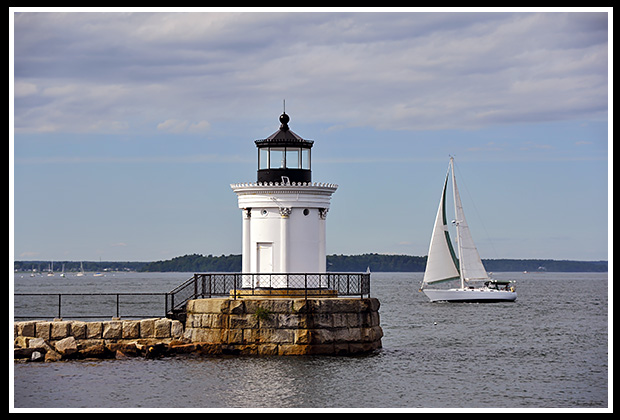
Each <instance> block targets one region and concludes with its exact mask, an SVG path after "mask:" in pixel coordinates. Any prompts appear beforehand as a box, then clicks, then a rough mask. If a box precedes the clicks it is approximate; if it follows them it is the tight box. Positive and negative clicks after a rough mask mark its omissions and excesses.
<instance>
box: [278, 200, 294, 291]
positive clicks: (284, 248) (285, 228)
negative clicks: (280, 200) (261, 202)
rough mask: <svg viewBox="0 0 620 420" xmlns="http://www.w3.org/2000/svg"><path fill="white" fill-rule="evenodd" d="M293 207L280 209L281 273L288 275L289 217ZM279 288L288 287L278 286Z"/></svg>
mask: <svg viewBox="0 0 620 420" xmlns="http://www.w3.org/2000/svg"><path fill="white" fill-rule="evenodd" d="M291 211H292V208H291V207H280V272H281V273H288V271H289V261H288V260H289V255H288V251H289V216H290V215H291ZM277 287H286V284H284V285H278V286H277Z"/></svg>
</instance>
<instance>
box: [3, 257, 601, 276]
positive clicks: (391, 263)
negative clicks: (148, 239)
mask: <svg viewBox="0 0 620 420" xmlns="http://www.w3.org/2000/svg"><path fill="white" fill-rule="evenodd" d="M482 262H483V263H484V265H485V268H486V269H487V270H488V271H495V272H501V271H529V272H536V271H553V272H606V271H607V261H572V260H542V259H531V260H523V259H494V260H482ZM49 264H50V262H49V261H15V264H14V267H15V270H16V271H31V270H32V269H33V268H35V269H37V270H38V271H46V270H47V269H48V267H49ZM82 264H83V266H84V270H85V271H104V270H106V271H142V272H194V273H207V272H240V271H241V255H234V254H230V255H220V256H213V255H207V256H204V255H201V254H189V255H183V256H180V257H175V258H172V259H170V260H162V261H153V262H137V261H134V262H131V261H122V262H121V261H116V262H114V261H98V262H95V261H84V262H83V263H82ZM63 265H64V267H65V271H68V272H71V271H78V270H79V268H80V262H79V261H78V262H75V261H54V271H56V272H58V271H60V269H61V267H62V266H63ZM425 268H426V256H424V257H418V256H413V255H386V254H376V253H374V254H361V255H342V254H341V255H336V254H334V255H328V256H327V271H331V272H364V271H366V270H367V269H370V271H373V272H423V271H424V270H425Z"/></svg>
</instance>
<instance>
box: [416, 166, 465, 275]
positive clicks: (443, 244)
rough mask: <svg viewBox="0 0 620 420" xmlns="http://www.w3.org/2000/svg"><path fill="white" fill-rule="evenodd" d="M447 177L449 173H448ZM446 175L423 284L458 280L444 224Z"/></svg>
mask: <svg viewBox="0 0 620 420" xmlns="http://www.w3.org/2000/svg"><path fill="white" fill-rule="evenodd" d="M448 175H449V173H448ZM448 175H446V182H445V183H444V186H443V191H442V193H441V200H439V208H438V209H437V217H436V218H435V227H434V228H433V235H432V236H431V244H430V247H429V249H428V259H427V261H426V271H425V272H424V281H423V284H431V283H437V282H440V281H446V280H453V279H458V278H459V271H458V269H457V267H456V261H455V258H454V250H453V249H452V243H451V241H450V237H449V235H448V227H447V222H446V211H445V202H446V187H447V186H448Z"/></svg>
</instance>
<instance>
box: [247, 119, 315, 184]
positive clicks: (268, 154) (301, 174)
mask: <svg viewBox="0 0 620 420" xmlns="http://www.w3.org/2000/svg"><path fill="white" fill-rule="evenodd" d="M289 121H290V118H289V116H288V115H287V114H286V113H283V114H282V115H280V129H279V130H278V131H276V132H275V133H273V134H272V135H271V136H269V137H267V138H266V139H262V140H255V141H254V143H255V144H256V147H257V148H258V171H257V177H256V178H257V179H256V181H257V182H279V183H284V184H286V183H290V182H312V170H311V167H310V165H311V158H310V150H311V149H312V145H313V144H314V141H312V140H304V139H302V138H301V137H300V136H298V135H297V134H296V133H294V132H293V131H292V130H291V129H290V128H289V126H288V122H289Z"/></svg>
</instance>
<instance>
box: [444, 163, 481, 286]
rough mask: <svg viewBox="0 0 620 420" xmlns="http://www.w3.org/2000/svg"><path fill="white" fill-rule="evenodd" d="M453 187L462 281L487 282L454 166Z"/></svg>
mask: <svg viewBox="0 0 620 420" xmlns="http://www.w3.org/2000/svg"><path fill="white" fill-rule="evenodd" d="M452 187H453V190H454V191H453V192H454V207H455V210H454V211H455V215H456V220H455V221H454V223H455V224H456V227H457V229H456V232H457V242H458V248H459V262H460V269H461V278H462V280H465V281H468V280H487V279H488V278H489V275H488V274H487V271H486V269H485V268H484V265H483V264H482V260H481V259H480V254H478V249H476V245H475V244H474V239H473V238H472V236H471V232H470V230H469V226H468V225H467V220H465V213H464V212H463V204H461V196H460V195H459V190H458V188H457V186H456V177H455V175H454V166H452Z"/></svg>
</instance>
